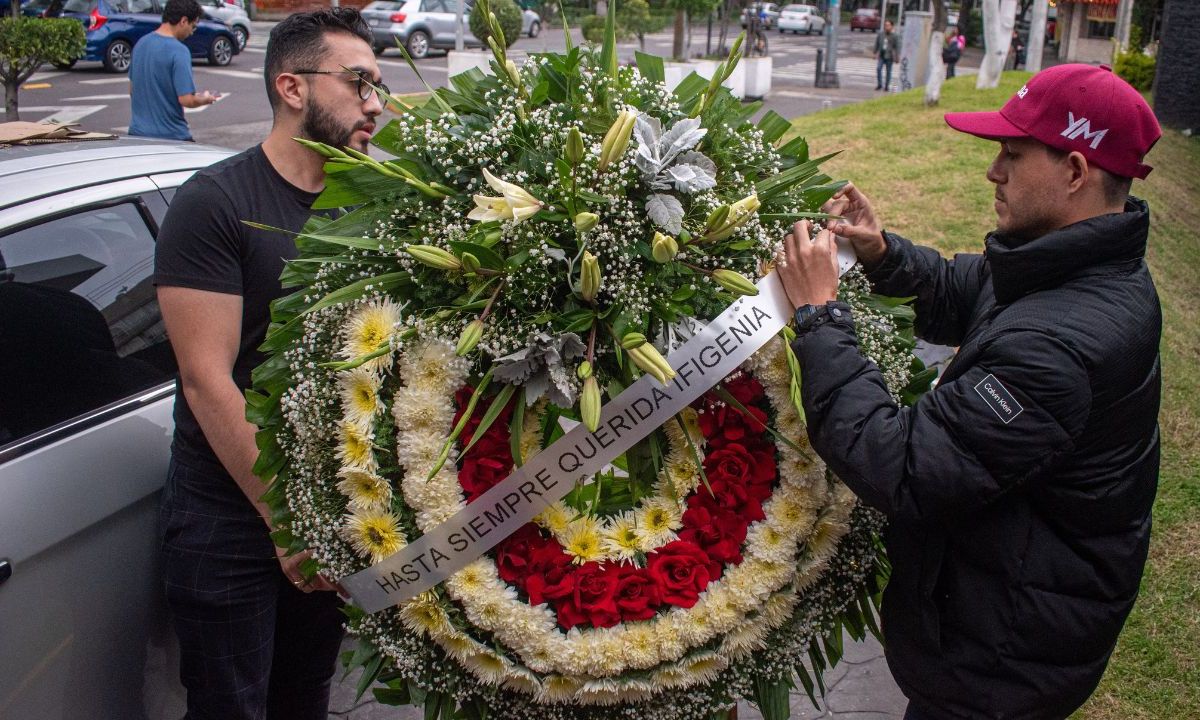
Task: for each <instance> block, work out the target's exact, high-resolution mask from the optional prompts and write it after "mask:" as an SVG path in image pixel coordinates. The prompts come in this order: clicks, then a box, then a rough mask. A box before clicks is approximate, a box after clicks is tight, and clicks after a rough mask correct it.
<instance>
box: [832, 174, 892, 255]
mask: <svg viewBox="0 0 1200 720" xmlns="http://www.w3.org/2000/svg"><path fill="white" fill-rule="evenodd" d="M821 212H824V213H828V214H830V215H838V216H841V217H842V219H841V220H830V221H829V222H828V223H827V226H828V227H829V229H830V230H832V231H833V232H834V233H836V234H837V235H841V236H842V237H844V238H846V239H847V240H849V241H850V244H851V245H853V246H854V254H855V255H857V256H858V259H859V261H861V262H862V264H863V267H864V268H866V269H867V270H873V269H874V268H875V266H876V265H878V264H879V262H880V261H881V260H883V256H884V254H885V253H887V243H886V242H884V239H883V228H882V226H881V225H880V223H879V219H878V218H876V217H875V209H874V208H872V207H871V201H870V200H868V199H867V196H866V195H863V194H862V192H861V191H860V190H859V189H858V188H856V187H854V183H847V184H846V187H844V188H842V189H841V190H838V191H837V194H835V195H834V196H833V197H832V198H831V199H830V200H829V202H827V203H825V204H824V205H822V206H821Z"/></svg>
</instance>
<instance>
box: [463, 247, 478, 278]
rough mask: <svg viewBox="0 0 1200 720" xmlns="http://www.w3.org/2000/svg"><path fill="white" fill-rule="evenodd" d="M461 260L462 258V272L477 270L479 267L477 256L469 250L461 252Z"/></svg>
mask: <svg viewBox="0 0 1200 720" xmlns="http://www.w3.org/2000/svg"><path fill="white" fill-rule="evenodd" d="M461 260H462V267H463V272H467V273H473V272H479V268H480V264H479V258H477V257H475V254H474V253H469V252H465V253H463V254H462V258H461Z"/></svg>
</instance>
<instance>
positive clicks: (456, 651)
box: [434, 626, 478, 662]
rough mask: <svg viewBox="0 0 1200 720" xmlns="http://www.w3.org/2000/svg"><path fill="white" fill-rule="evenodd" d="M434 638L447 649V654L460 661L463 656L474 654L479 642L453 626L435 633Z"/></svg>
mask: <svg viewBox="0 0 1200 720" xmlns="http://www.w3.org/2000/svg"><path fill="white" fill-rule="evenodd" d="M434 639H435V640H437V643H438V645H440V646H441V647H442V649H443V650H445V651H446V654H448V655H449V656H450V657H452V658H454V659H455V660H458V661H460V662H461V661H462V659H463V658H466V657H470V656H471V655H474V654H475V651H476V650H477V649H478V646H477V644H476V643H475V641H474V640H472V639H471V638H470V636H468V635H467V634H466V633H463V632H462V631H460V630H456V629H455V628H454V627H453V626H451V627H450V628H448V629H446V630H443V631H441V632H439V633H437V634H436V635H434Z"/></svg>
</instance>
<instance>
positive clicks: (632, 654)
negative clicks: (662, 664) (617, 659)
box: [624, 622, 659, 669]
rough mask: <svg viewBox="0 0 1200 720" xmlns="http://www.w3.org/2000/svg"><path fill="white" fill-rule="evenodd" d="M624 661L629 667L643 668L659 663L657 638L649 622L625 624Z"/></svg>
mask: <svg viewBox="0 0 1200 720" xmlns="http://www.w3.org/2000/svg"><path fill="white" fill-rule="evenodd" d="M624 650H625V662H626V663H628V664H629V666H630V667H633V668H637V669H644V668H648V667H654V666H655V665H657V664H658V663H659V656H658V638H657V637H655V634H654V627H653V625H652V624H651V623H649V622H635V623H626V624H625V648H624Z"/></svg>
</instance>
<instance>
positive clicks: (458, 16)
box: [454, 0, 465, 52]
mask: <svg viewBox="0 0 1200 720" xmlns="http://www.w3.org/2000/svg"><path fill="white" fill-rule="evenodd" d="M457 5H458V7H457V8H455V11H454V49H455V50H456V51H457V52H462V51H463V48H464V47H465V45H464V44H463V0H458V3H457Z"/></svg>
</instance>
